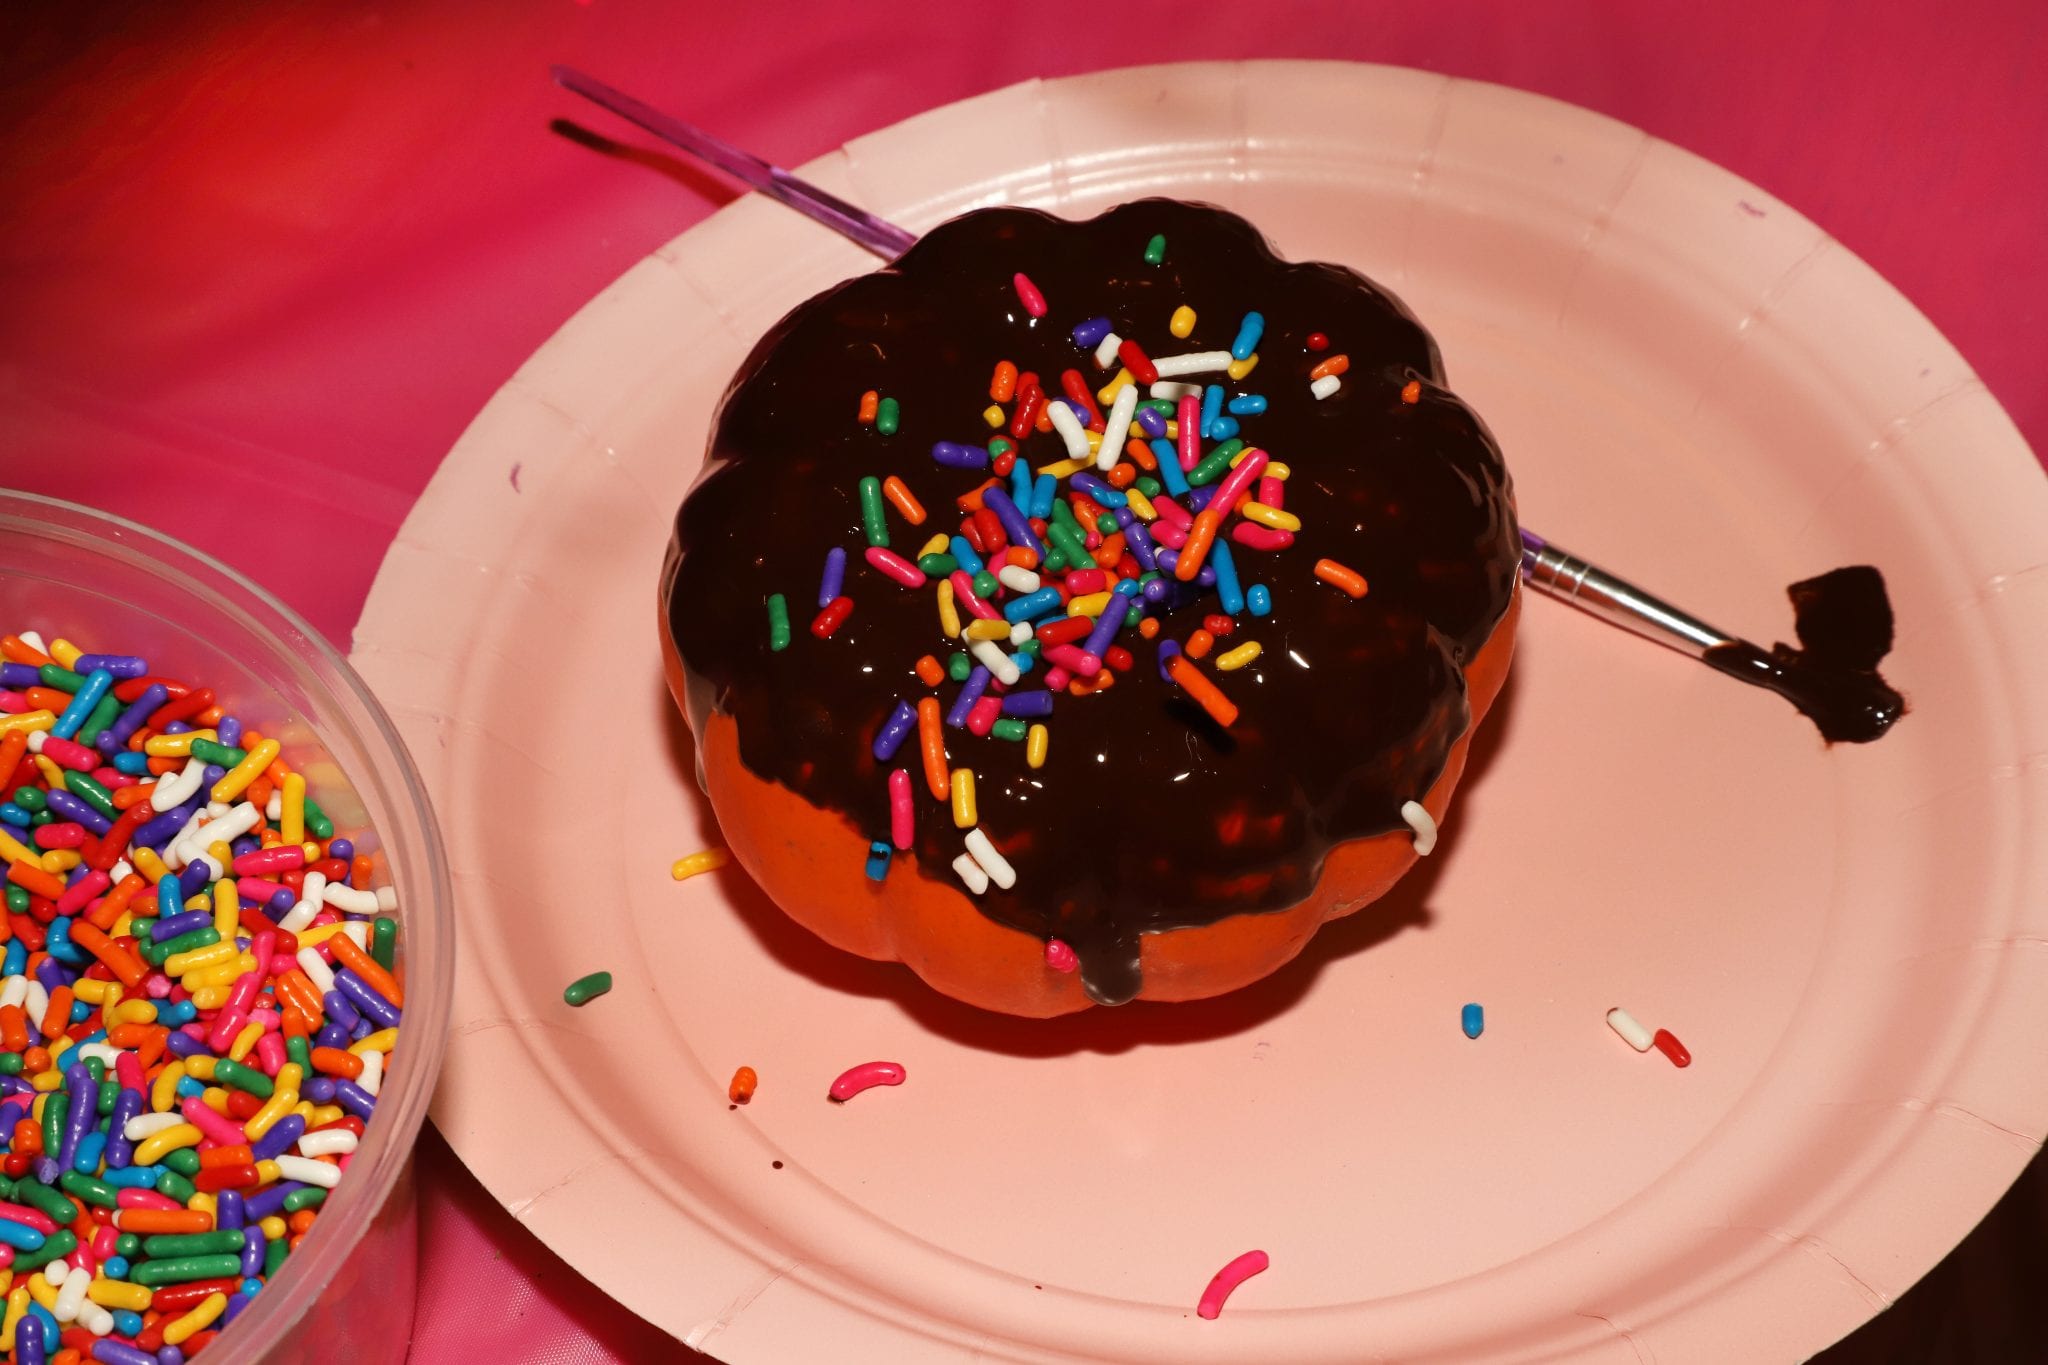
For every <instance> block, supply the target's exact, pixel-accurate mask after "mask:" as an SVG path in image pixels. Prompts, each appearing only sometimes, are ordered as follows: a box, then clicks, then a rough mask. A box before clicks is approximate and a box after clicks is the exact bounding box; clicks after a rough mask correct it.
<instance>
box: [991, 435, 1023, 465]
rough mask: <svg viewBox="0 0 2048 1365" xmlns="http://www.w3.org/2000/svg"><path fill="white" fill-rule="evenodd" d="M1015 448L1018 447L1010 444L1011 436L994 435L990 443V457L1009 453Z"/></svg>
mask: <svg viewBox="0 0 2048 1365" xmlns="http://www.w3.org/2000/svg"><path fill="white" fill-rule="evenodd" d="M1015 449H1016V447H1015V446H1013V445H1011V444H1010V441H1009V438H1008V437H1006V436H996V437H992V438H991V439H990V440H989V443H988V454H989V458H990V459H994V458H995V457H996V456H998V455H1007V454H1009V453H1010V452H1011V451H1012V450H1015Z"/></svg>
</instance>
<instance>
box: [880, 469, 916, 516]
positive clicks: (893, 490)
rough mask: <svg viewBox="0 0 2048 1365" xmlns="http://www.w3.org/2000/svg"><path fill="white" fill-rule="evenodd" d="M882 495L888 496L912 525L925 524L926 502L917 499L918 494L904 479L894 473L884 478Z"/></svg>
mask: <svg viewBox="0 0 2048 1365" xmlns="http://www.w3.org/2000/svg"><path fill="white" fill-rule="evenodd" d="M882 496H883V497H885V498H887V499H888V500H889V501H890V503H891V504H892V505H894V506H895V508H896V510H897V511H899V512H901V513H902V514H903V519H904V520H905V521H907V522H909V523H910V524H911V525H912V526H922V525H924V504H923V503H921V502H919V501H918V500H917V495H916V494H914V493H912V492H911V491H910V485H908V484H906V483H904V482H903V480H901V479H899V478H897V477H896V476H895V475H894V474H891V475H890V476H889V477H888V478H886V479H884V480H882Z"/></svg>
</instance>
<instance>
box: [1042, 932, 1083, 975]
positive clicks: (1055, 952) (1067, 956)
mask: <svg viewBox="0 0 2048 1365" xmlns="http://www.w3.org/2000/svg"><path fill="white" fill-rule="evenodd" d="M1045 965H1046V966H1048V967H1050V968H1052V969H1053V970H1054V971H1056V972H1071V971H1073V970H1074V969H1075V968H1076V967H1079V966H1080V965H1081V959H1079V958H1077V957H1075V956H1074V950H1073V949H1072V948H1069V947H1068V946H1067V945H1066V944H1065V943H1062V942H1061V941H1060V940H1059V939H1056V938H1049V939H1047V940H1046V941H1045Z"/></svg>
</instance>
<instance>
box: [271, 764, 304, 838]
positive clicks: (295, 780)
mask: <svg viewBox="0 0 2048 1365" xmlns="http://www.w3.org/2000/svg"><path fill="white" fill-rule="evenodd" d="M278 799H279V801H280V803H281V809H280V810H279V812H278V817H277V841H278V842H279V843H281V844H297V843H303V842H305V838H306V779H305V778H304V777H302V776H300V775H299V774H298V773H287V774H286V775H285V779H284V790H283V792H282V794H281V795H280V796H279V798H278Z"/></svg>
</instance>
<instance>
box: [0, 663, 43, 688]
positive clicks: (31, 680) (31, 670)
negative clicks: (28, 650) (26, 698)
mask: <svg viewBox="0 0 2048 1365" xmlns="http://www.w3.org/2000/svg"><path fill="white" fill-rule="evenodd" d="M42 685H43V673H42V670H41V669H39V668H37V667H36V666H35V665H34V664H5V663H0V687H41V686H42Z"/></svg>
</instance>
